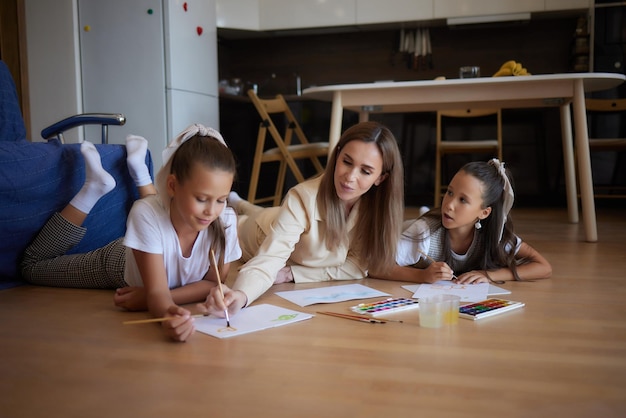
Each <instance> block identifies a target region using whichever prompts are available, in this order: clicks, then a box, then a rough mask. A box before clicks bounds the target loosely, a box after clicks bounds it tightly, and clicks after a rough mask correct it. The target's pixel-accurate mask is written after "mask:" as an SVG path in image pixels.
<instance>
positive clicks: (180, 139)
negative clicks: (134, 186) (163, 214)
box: [155, 123, 228, 209]
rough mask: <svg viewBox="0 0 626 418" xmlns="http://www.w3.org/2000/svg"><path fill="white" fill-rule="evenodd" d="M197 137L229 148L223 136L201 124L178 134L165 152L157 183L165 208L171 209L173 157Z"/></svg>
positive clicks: (196, 124)
mask: <svg viewBox="0 0 626 418" xmlns="http://www.w3.org/2000/svg"><path fill="white" fill-rule="evenodd" d="M196 135H199V136H208V137H211V138H215V139H217V140H218V141H219V142H221V143H222V144H224V146H225V147H228V145H226V142H225V141H224V138H222V135H221V134H220V133H219V132H218V131H217V130H215V129H213V128H209V127H207V126H204V125H201V124H199V123H195V124H193V125H191V126H189V127H188V128H187V129H185V130H184V131H182V132H181V133H180V134H178V136H177V137H176V138H174V139H173V140H172V141H171V142H170V143H169V145H168V146H167V148H165V149H164V150H163V153H162V155H163V166H162V167H161V169H160V170H159V172H158V173H157V175H156V181H155V186H156V189H157V191H158V193H159V196H160V197H161V202H162V203H163V207H165V208H166V209H169V201H170V197H169V196H168V194H167V176H168V175H169V174H170V172H171V171H172V156H173V155H174V153H175V152H176V150H177V149H178V147H180V146H181V145H182V144H184V143H185V142H187V141H188V140H189V139H191V138H193V137H194V136H196Z"/></svg>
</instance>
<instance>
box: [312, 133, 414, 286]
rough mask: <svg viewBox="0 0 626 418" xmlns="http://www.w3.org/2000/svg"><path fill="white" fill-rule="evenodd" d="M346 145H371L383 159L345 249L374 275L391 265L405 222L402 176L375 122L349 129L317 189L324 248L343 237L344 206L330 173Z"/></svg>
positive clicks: (391, 143) (395, 152)
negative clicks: (378, 180) (379, 177)
mask: <svg viewBox="0 0 626 418" xmlns="http://www.w3.org/2000/svg"><path fill="white" fill-rule="evenodd" d="M351 141H363V142H366V143H370V142H371V143H375V144H376V146H377V147H378V149H379V150H380V154H381V156H382V160H383V161H382V162H383V164H382V173H381V174H382V175H386V178H385V179H384V180H383V181H382V182H381V183H380V184H379V185H378V186H376V185H373V186H372V187H371V188H370V189H369V190H368V191H367V192H366V193H365V194H363V195H362V196H361V197H360V199H359V202H360V203H359V213H358V215H357V226H356V228H355V232H354V236H353V237H352V242H351V245H350V248H351V250H353V251H354V252H355V253H356V254H358V256H359V257H360V259H361V260H362V261H363V262H365V263H366V264H367V266H368V270H369V271H370V272H372V274H373V275H375V274H376V273H383V272H387V271H389V270H390V269H391V268H392V267H393V266H394V265H395V257H396V249H397V247H398V241H399V239H400V233H401V227H402V219H403V216H404V170H403V166H402V159H401V157H400V151H399V149H398V144H397V142H396V139H395V137H394V136H393V134H392V133H391V131H390V130H389V129H388V128H387V127H385V126H383V125H381V124H380V123H378V122H361V123H358V124H356V125H354V126H352V127H350V128H348V129H347V130H346V131H345V132H344V133H343V135H342V136H341V138H340V139H339V142H338V144H337V146H336V147H335V149H334V150H333V152H332V154H331V156H330V158H329V159H328V163H327V165H326V170H325V171H324V174H323V177H322V179H321V183H320V190H319V193H318V196H317V203H318V206H319V208H320V213H321V214H322V216H323V218H324V220H325V222H326V245H327V247H328V248H329V249H333V248H336V247H337V245H338V244H339V243H340V242H341V240H342V238H343V237H345V236H346V234H347V231H346V228H347V226H346V213H345V207H344V204H343V203H342V202H341V200H340V199H339V196H338V195H337V191H336V190H335V180H334V178H335V167H336V164H337V158H338V156H339V153H340V152H341V150H342V149H343V148H344V147H345V146H346V144H347V143H349V142H351Z"/></svg>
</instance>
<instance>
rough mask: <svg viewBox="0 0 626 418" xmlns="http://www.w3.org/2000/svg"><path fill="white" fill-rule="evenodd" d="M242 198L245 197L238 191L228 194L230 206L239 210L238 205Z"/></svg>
mask: <svg viewBox="0 0 626 418" xmlns="http://www.w3.org/2000/svg"><path fill="white" fill-rule="evenodd" d="M242 200H243V199H242V198H241V196H239V194H238V193H237V192H230V193H229V194H228V206H230V207H231V208H233V209H235V211H237V206H238V205H239V202H241V201H242Z"/></svg>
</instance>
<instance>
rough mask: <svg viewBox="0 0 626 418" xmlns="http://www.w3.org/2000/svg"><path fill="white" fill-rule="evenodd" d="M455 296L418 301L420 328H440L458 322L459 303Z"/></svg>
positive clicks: (439, 296) (436, 296)
mask: <svg viewBox="0 0 626 418" xmlns="http://www.w3.org/2000/svg"><path fill="white" fill-rule="evenodd" d="M460 300H461V298H460V297H459V296H455V295H435V296H430V297H426V298H420V300H419V317H420V326H421V327H426V328H441V327H443V326H449V325H456V324H457V323H458V322H459V302H460Z"/></svg>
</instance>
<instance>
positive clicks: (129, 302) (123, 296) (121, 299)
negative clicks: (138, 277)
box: [113, 286, 148, 311]
mask: <svg viewBox="0 0 626 418" xmlns="http://www.w3.org/2000/svg"><path fill="white" fill-rule="evenodd" d="M113 303H115V306H118V307H120V308H124V309H126V310H129V311H145V310H148V305H147V303H146V291H145V289H144V288H143V287H137V286H126V287H122V288H119V289H116V290H115V295H113Z"/></svg>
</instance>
